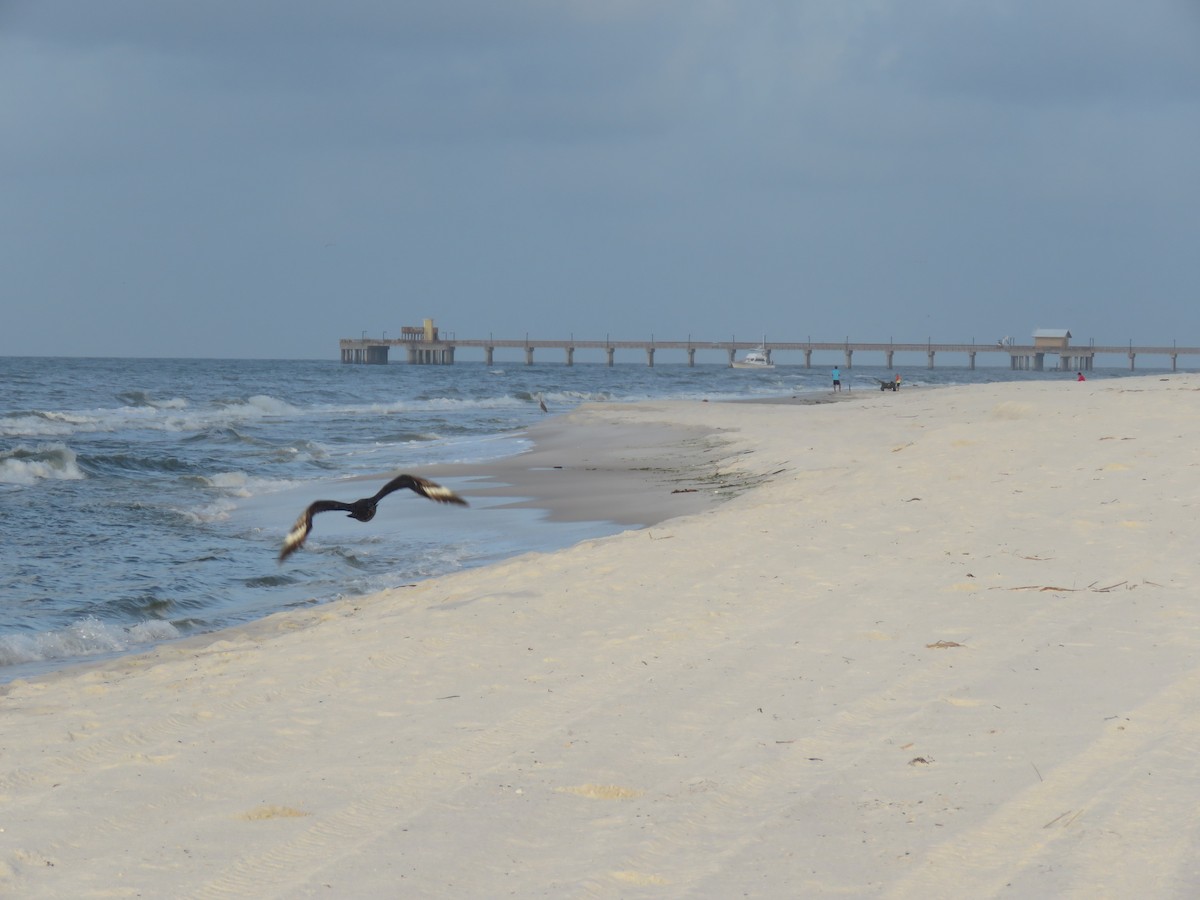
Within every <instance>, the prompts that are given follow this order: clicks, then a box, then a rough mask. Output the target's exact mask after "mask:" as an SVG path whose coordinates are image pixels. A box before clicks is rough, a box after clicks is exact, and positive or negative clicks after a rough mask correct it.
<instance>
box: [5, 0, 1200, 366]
mask: <svg viewBox="0 0 1200 900" xmlns="http://www.w3.org/2000/svg"><path fill="white" fill-rule="evenodd" d="M0 122H2V129H3V130H2V131H0V136H2V139H0V185H2V191H0V298H2V306H0V308H2V310H3V312H2V315H0V318H2V320H3V323H2V325H0V355H46V354H49V355H95V356H204V357H207V356H213V357H278V358H336V357H337V340H338V338H339V337H352V336H359V335H360V334H361V333H362V332H363V331H366V332H367V333H368V334H369V335H376V336H381V335H382V334H383V333H384V332H387V334H388V336H389V337H394V336H397V335H398V333H399V331H400V327H401V326H402V325H416V324H420V322H421V320H422V319H424V318H425V317H432V318H434V319H435V320H436V321H437V323H438V325H439V326H440V327H441V328H442V329H443V330H444V331H448V332H453V333H454V334H456V335H457V336H458V337H462V338H470V337H487V336H488V335H494V336H495V337H497V338H501V337H507V338H523V337H524V336H525V334H526V333H527V332H528V333H529V335H530V336H531V337H542V338H559V337H562V338H565V337H568V336H570V335H574V337H575V338H577V339H599V340H603V339H604V338H605V336H606V335H607V336H611V337H612V338H613V339H622V340H640V339H643V338H647V337H649V336H650V335H651V334H653V335H654V336H655V337H656V338H658V339H661V340H684V339H687V338H688V336H689V335H690V336H691V337H692V338H693V339H697V340H719V339H726V338H728V337H730V336H731V335H734V334H736V335H737V336H738V337H739V339H756V338H757V337H759V336H761V335H763V334H766V335H767V337H768V340H772V339H773V340H779V341H784V340H805V339H807V338H809V337H810V336H811V338H812V339H813V340H833V341H836V340H842V339H844V338H846V337H850V338H851V339H852V340H863V341H877V340H884V341H886V340H888V339H892V340H895V341H897V342H901V341H924V340H926V339H927V338H931V339H932V340H933V341H935V342H955V341H970V340H972V339H975V340H977V341H979V342H992V341H995V340H996V339H997V338H999V337H1001V336H1003V335H1013V336H1015V337H1016V338H1017V339H1018V341H1023V340H1027V339H1028V337H1029V335H1030V333H1031V332H1032V331H1033V329H1035V328H1039V327H1044V328H1069V329H1071V331H1072V333H1073V334H1074V336H1075V338H1076V340H1077V341H1078V342H1086V341H1087V340H1089V339H1095V341H1096V342H1097V343H1098V344H1108V343H1114V344H1123V343H1126V342H1128V341H1130V340H1132V341H1133V342H1134V343H1135V344H1136V343H1141V344H1147V343H1167V344H1169V343H1170V342H1171V341H1173V340H1175V341H1177V342H1178V343H1179V345H1181V346H1185V345H1190V346H1200V0H1139V2H1136V3H1131V2H1129V0H1036V2H1028V0H1023V2H1019V0H862V2H855V0H427V2H417V0H338V2H336V3H335V2H328V0H325V2H317V0H203V2H199V0H105V2H97V0H0ZM581 361H583V360H582V359H581Z"/></svg>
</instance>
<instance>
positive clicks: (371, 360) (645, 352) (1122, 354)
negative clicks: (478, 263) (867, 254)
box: [339, 319, 1200, 372]
mask: <svg viewBox="0 0 1200 900" xmlns="http://www.w3.org/2000/svg"><path fill="white" fill-rule="evenodd" d="M1070 339H1071V334H1070V332H1069V331H1066V330H1064V329H1047V330H1043V331H1037V332H1034V335H1033V343H1031V344H1014V343H1012V342H1011V340H1010V339H1004V340H1001V341H996V342H995V343H992V344H977V343H975V342H974V341H972V342H971V343H958V344H954V343H947V344H942V343H937V344H935V343H932V342H930V341H926V342H925V343H917V344H911V343H908V344H906V343H894V342H892V341H890V340H889V341H887V342H878V341H851V340H850V339H849V338H847V339H846V340H843V341H824V342H823V341H812V340H806V341H770V342H765V341H758V340H756V341H739V340H737V339H736V338H731V339H730V340H728V341H694V340H691V339H690V338H689V339H688V340H686V341H662V340H656V339H655V338H654V336H653V335H651V337H650V339H649V340H648V341H647V340H640V341H614V340H610V339H609V338H607V337H606V338H605V339H604V340H592V341H589V340H576V339H575V338H574V337H570V338H567V339H565V340H564V339H541V338H530V337H529V336H528V335H526V336H525V337H524V338H523V339H521V338H518V339H507V340H506V339H499V338H492V337H487V338H459V337H455V336H453V335H446V334H442V333H439V331H438V329H437V328H436V327H435V326H434V325H433V323H432V321H431V320H428V319H427V320H426V322H425V325H424V327H420V328H409V327H405V328H402V329H401V333H400V336H399V337H398V338H388V337H387V333H386V332H384V335H383V337H381V338H372V337H368V336H367V335H366V332H363V334H362V336H361V337H359V338H343V339H342V340H341V341H340V342H339V344H340V350H341V360H342V362H343V363H367V364H376V365H384V364H387V363H388V362H389V361H390V355H391V351H392V350H398V351H402V352H403V353H404V361H405V362H406V363H408V364H410V365H453V364H454V361H455V357H456V354H457V353H458V351H460V350H468V349H469V350H480V351H482V353H483V361H484V364H485V365H489V366H491V365H495V353H496V351H497V350H517V351H519V352H520V353H521V354H523V355H524V363H525V365H527V366H532V365H533V364H534V356H535V353H537V351H557V352H558V353H559V354H561V356H560V359H561V360H562V362H563V364H564V365H567V366H573V365H574V364H575V352H576V351H577V350H579V351H587V352H599V353H602V354H603V359H604V362H605V364H606V365H609V366H611V365H613V362H614V358H615V357H616V354H617V351H625V352H628V351H634V352H636V353H640V354H641V355H642V357H643V358H644V359H645V361H646V365H648V366H653V365H654V360H655V356H656V354H657V353H658V352H659V351H676V352H681V353H683V354H686V359H687V364H688V365H689V366H694V365H695V364H696V355H697V353H700V354H701V355H702V357H703V356H716V357H717V358H718V359H721V360H723V361H725V362H726V363H727V364H729V365H732V364H733V361H734V359H735V357H736V356H737V354H738V353H739V352H742V351H748V350H760V349H761V350H762V351H764V353H765V354H766V356H767V359H768V361H771V360H772V356H773V354H777V353H798V354H802V355H803V359H804V362H803V365H804V368H806V369H809V368H812V366H813V354H814V353H822V354H825V353H832V354H835V355H834V360H835V361H837V362H838V363H839V364H840V365H841V366H842V367H843V368H845V369H852V368H853V367H854V360H855V354H859V356H860V359H861V355H863V354H870V355H871V356H872V357H873V360H872V363H870V364H873V365H879V364H882V365H883V366H884V367H885V368H888V369H891V368H893V367H894V362H895V359H896V356H897V354H901V355H903V356H905V357H910V356H912V355H914V354H915V355H916V356H917V357H918V359H921V358H922V357H923V358H924V361H925V366H926V368H929V369H932V368H934V363H935V360H936V358H937V357H938V356H939V355H941V356H943V357H945V356H947V355H952V356H956V357H959V358H962V357H965V358H966V359H965V361H966V363H967V366H968V367H969V368H971V369H974V368H975V361H976V358H977V357H978V356H979V354H993V355H1000V356H1007V357H1008V363H1009V368H1011V369H1014V370H1018V369H1027V370H1030V371H1037V372H1040V371H1043V370H1044V369H1046V368H1047V365H1046V364H1047V362H1048V361H1049V362H1051V363H1052V365H1051V366H1050V367H1049V368H1051V369H1053V370H1060V371H1069V372H1074V371H1080V372H1088V371H1091V370H1092V369H1093V368H1094V365H1095V360H1096V357H1097V356H1115V357H1119V358H1123V359H1125V360H1126V361H1127V362H1128V365H1129V369H1130V371H1133V370H1134V369H1135V366H1136V362H1137V359H1138V357H1139V356H1140V357H1143V358H1144V357H1147V356H1151V357H1165V358H1166V359H1168V360H1170V368H1171V370H1172V371H1175V370H1176V369H1177V367H1178V363H1179V357H1181V356H1184V357H1187V356H1192V357H1200V347H1177V346H1175V345H1174V344H1172V345H1170V346H1165V345H1162V346H1134V345H1133V343H1132V342H1130V343H1129V344H1128V345H1125V346H1101V345H1096V344H1093V343H1088V344H1086V345H1073V344H1071V342H1070ZM1048 358H1049V360H1048ZM875 360H878V362H875ZM822 364H824V363H822ZM910 365H911V363H910Z"/></svg>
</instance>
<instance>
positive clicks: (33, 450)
mask: <svg viewBox="0 0 1200 900" xmlns="http://www.w3.org/2000/svg"><path fill="white" fill-rule="evenodd" d="M85 477H86V476H85V475H84V474H83V470H81V469H80V468H79V463H78V460H77V459H76V456H75V451H74V450H72V449H71V448H70V447H68V446H67V445H66V444H63V443H59V442H57V441H56V442H52V443H46V444H38V445H37V446H35V447H30V446H26V445H25V444H18V445H17V446H16V447H14V448H13V449H11V450H0V483H4V484H18V485H26V486H27V485H31V484H36V483H37V482H39V481H42V480H43V479H52V480H58V481H77V480H79V479H82V478H85Z"/></svg>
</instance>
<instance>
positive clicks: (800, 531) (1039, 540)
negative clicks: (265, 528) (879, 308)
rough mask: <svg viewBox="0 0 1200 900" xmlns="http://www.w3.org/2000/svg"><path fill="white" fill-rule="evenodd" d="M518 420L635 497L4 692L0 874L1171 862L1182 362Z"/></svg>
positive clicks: (697, 887)
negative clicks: (587, 526)
mask: <svg viewBox="0 0 1200 900" xmlns="http://www.w3.org/2000/svg"><path fill="white" fill-rule="evenodd" d="M535 438H536V441H537V449H536V450H535V451H533V452H532V453H531V454H528V455H526V456H525V457H522V458H518V459H517V460H510V461H506V462H504V463H502V464H501V463H497V464H495V465H489V466H486V467H480V468H477V469H475V470H472V471H457V472H455V473H453V474H457V475H461V476H464V477H471V478H478V479H481V481H480V483H479V485H478V490H479V491H480V492H483V491H492V492H502V491H508V492H509V494H508V495H510V496H514V497H517V498H520V499H518V500H516V501H515V502H528V503H534V504H535V505H542V506H545V507H548V508H549V509H551V511H552V512H553V513H554V514H555V515H559V516H579V517H584V518H610V519H612V520H614V521H619V522H623V523H626V524H630V525H638V524H643V523H645V522H653V523H654V524H652V525H650V526H649V527H643V528H630V529H629V530H626V531H623V532H622V533H620V534H617V535H614V536H611V537H607V538H603V539H599V540H593V541H588V542H585V543H582V544H579V545H576V546H574V547H571V548H569V549H566V550H563V551H560V552H556V553H551V554H527V555H524V556H520V557H518V558H515V559H511V560H508V561H506V562H503V563H500V564H497V565H492V566H488V567H486V568H480V569H474V570H469V571H463V572H460V573H458V574H454V575H451V576H446V577H441V578H437V579H432V580H428V581H423V582H420V583H417V584H414V585H412V586H411V587H406V588H401V589H397V590H393V591H389V592H386V593H382V594H378V595H374V596H370V597H366V598H361V597H360V598H355V599H353V600H346V601H341V602H337V603H332V604H329V605H325V606H319V607H314V608H310V609H306V610H302V611H298V612H293V613H287V614H282V615H276V616H273V617H271V618H270V619H267V620H265V621H263V622H260V623H257V624H255V625H254V626H251V627H247V628H242V629H237V630H233V631H227V632H223V633H220V634H216V635H209V636H207V637H203V638H195V639H192V640H189V641H184V642H180V643H178V644H171V645H166V646H163V647H160V648H158V649H157V650H155V651H153V652H151V653H148V654H144V655H140V656H133V657H127V658H122V659H118V660H114V661H110V662H106V663H103V664H99V665H94V666H89V667H84V668H79V669H74V670H70V671H66V672H62V673H59V674H57V675H54V676H50V677H46V678H43V679H39V680H36V681H28V682H21V681H18V682H14V683H11V684H9V685H6V686H3V687H0V721H2V726H0V895H3V896H11V897H72V898H82V897H136V896H141V897H313V896H321V897H480V898H484V897H498V896H514V897H604V898H609V897H612V898H616V897H621V898H651V897H652V898H676V897H694V898H728V897H740V896H747V897H858V896H863V897H874V896H879V897H911V898H916V897H921V898H940V897H947V898H948V897H993V896H1005V897H1020V898H1028V897H1056V898H1057V897H1079V898H1084V897H1087V898H1094V897H1114V898H1121V897H1135V896H1136V897H1181V898H1182V897H1193V896H1196V895H1197V894H1198V893H1200V824H1198V820H1197V818H1196V815H1195V808H1196V805H1197V803H1198V802H1200V713H1198V712H1197V710H1200V598H1198V592H1200V564H1198V563H1197V554H1196V547H1197V544H1198V541H1197V520H1198V516H1200V376H1197V375H1183V374H1179V375H1170V376H1145V377H1140V378H1126V379H1119V380H1111V381H1105V380H1104V379H1103V378H1101V377H1095V378H1093V379H1092V380H1090V381H1088V382H1085V383H1075V382H1074V381H1073V380H1068V378H1067V377H1066V376H1064V378H1063V379H1062V380H1047V381H1043V382H1035V383H1022V384H997V385H987V386H972V387H964V388H942V389H936V390H924V391H907V390H901V391H900V392H898V393H895V394H893V393H892V392H887V393H883V392H873V391H864V392H861V393H860V392H857V391H856V392H855V393H854V394H853V395H852V396H850V397H845V398H843V399H842V400H841V402H838V403H829V404H820V405H806V404H796V403H787V402H782V403H777V404H771V403H701V402H669V403H666V402H664V403H644V404H635V405H629V406H620V405H615V404H611V405H609V404H597V405H589V406H586V407H582V408H580V409H578V410H576V411H574V412H572V413H569V414H567V415H564V416H560V417H554V418H552V419H550V420H547V422H546V424H545V425H544V426H542V427H540V428H539V429H538V434H536V435H535ZM465 493H466V494H467V496H468V498H469V497H470V496H471V494H470V489H469V488H468V489H467V490H466V491H465ZM430 506H431V508H433V509H436V510H437V514H451V513H455V514H461V515H472V514H483V513H482V512H479V511H475V510H453V511H450V512H447V511H444V510H441V509H440V508H436V507H433V505H432V504H430ZM283 524H285V525H286V524H287V523H283ZM264 565H265V566H268V565H269V566H272V567H273V566H274V565H275V562H274V558H273V557H272V558H271V559H269V560H265V561H264Z"/></svg>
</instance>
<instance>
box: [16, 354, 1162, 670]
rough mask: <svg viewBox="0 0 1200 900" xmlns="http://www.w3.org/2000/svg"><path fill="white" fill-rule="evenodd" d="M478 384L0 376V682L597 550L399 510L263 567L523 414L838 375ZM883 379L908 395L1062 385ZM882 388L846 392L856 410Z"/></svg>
mask: <svg viewBox="0 0 1200 900" xmlns="http://www.w3.org/2000/svg"><path fill="white" fill-rule="evenodd" d="M514 353H515V351H514ZM663 355H665V354H663ZM680 355H681V356H682V354H680ZM494 362H495V364H494V365H491V366H486V365H484V364H483V362H482V361H479V362H471V361H460V362H458V363H456V364H455V365H451V366H429V365H425V366H416V365H406V364H404V363H392V364H391V365H353V364H351V365H347V364H343V363H341V362H339V361H337V360H201V359H80V358H63V359H49V358H31V357H8V358H0V387H2V390H0V397H2V400H0V560H2V563H3V564H2V565H0V681H3V680H11V679H12V678H15V677H18V676H22V677H23V676H28V675H31V674H38V673H41V672H45V671H47V670H48V669H53V668H57V667H61V666H63V665H67V664H70V663H73V662H76V661H79V660H82V659H87V658H94V657H97V656H104V655H112V654H120V653H124V652H128V651H130V650H136V649H138V648H142V647H145V646H147V645H150V644H153V643H157V642H162V641H169V640H173V639H176V638H179V637H183V636H188V635H194V634H197V633H202V632H208V631H213V630H216V629H220V628H223V627H226V626H229V625H233V624H237V623H242V622H247V621H250V620H253V619H257V618H261V617H263V616H266V615H269V614H271V613H273V612H277V611H280V610H284V609H288V608H293V607H297V606H302V605H306V604H314V603H321V602H325V601H329V600H332V599H335V598H340V597H346V596H352V595H358V594H365V593H369V592H373V591H377V590H381V589H384V588H388V587H392V586H397V585H402V584H407V583H411V582H412V581H414V580H416V579H422V578H427V577H430V576H435V575H439V574H445V573H448V572H452V571H455V570H458V569H461V568H464V567H468V566H478V565H483V564H486V563H489V562H492V561H495V560H497V559H501V558H504V557H507V556H511V555H514V554H518V553H522V552H526V551H529V550H541V551H546V550H552V549H557V548H559V547H562V546H566V545H569V544H572V543H575V542H577V541H579V540H582V539H585V538H588V537H595V536H599V535H603V534H606V533H611V532H613V531H616V530H617V526H615V525H612V524H611V523H606V522H584V523H571V524H562V523H553V524H552V523H548V522H547V521H545V520H544V519H543V517H542V516H541V515H539V514H538V513H537V511H536V510H528V509H511V508H506V507H504V506H503V505H501V503H500V502H498V501H493V502H492V503H491V504H490V505H489V504H488V503H486V502H483V501H476V500H473V499H472V506H471V508H470V509H469V510H463V509H461V508H457V507H442V506H438V505H435V504H431V503H428V502H427V501H425V500H422V499H420V498H418V497H416V495H414V494H411V493H409V492H403V493H402V494H400V495H395V496H394V497H393V498H391V499H389V501H387V502H386V503H384V504H382V505H381V507H380V514H379V515H378V516H377V517H376V519H375V520H374V522H372V523H371V525H370V527H366V526H362V525H359V524H357V523H353V522H349V527H335V523H334V522H332V521H329V522H327V521H326V519H334V518H335V517H333V516H326V517H324V518H323V519H321V520H319V528H318V531H317V532H316V533H315V534H314V540H311V541H310V546H308V547H306V548H305V549H304V550H303V551H302V552H300V553H297V554H295V555H294V556H293V557H291V558H290V559H289V560H287V562H286V563H285V564H284V565H282V566H281V565H279V564H277V562H276V555H277V553H278V550H279V545H280V541H281V539H282V537H283V535H284V534H285V533H286V532H287V530H288V529H289V528H290V526H291V524H292V522H293V521H294V520H295V518H296V516H297V515H298V514H299V512H300V510H301V509H303V508H304V506H306V505H307V504H308V502H309V501H311V500H314V499H317V498H324V497H329V498H334V499H344V500H352V499H355V498H357V497H359V496H364V495H366V494H369V493H372V492H373V491H374V489H375V485H374V484H373V483H363V482H353V483H350V484H345V483H340V482H342V481H343V480H344V479H346V478H348V477H351V476H364V475H367V476H378V477H379V478H380V479H381V481H380V483H382V478H383V477H384V476H385V475H386V474H387V473H392V472H394V471H395V470H397V469H400V470H404V471H410V472H414V473H420V472H421V470H422V469H423V468H426V467H428V466H430V465H433V464H440V463H447V462H481V461H486V460H489V459H496V458H498V457H502V456H507V455H510V454H515V453H519V452H520V451H521V450H522V449H524V448H525V447H526V446H527V444H526V440H525V438H524V437H523V434H522V430H523V429H524V428H525V427H527V426H528V425H530V424H531V423H534V422H537V421H542V420H544V419H545V417H546V413H543V412H542V411H541V410H540V408H539V403H538V400H539V398H542V399H544V400H545V403H546V405H547V407H548V408H549V414H550V415H554V414H556V413H563V412H566V411H568V410H570V409H572V408H573V407H575V406H577V405H578V404H580V403H585V402H602V403H624V402H630V401H637V400H644V399H655V398H692V399H696V400H700V399H708V400H726V399H748V398H766V397H772V396H791V395H794V394H799V393H805V392H813V393H817V392H828V391H829V368H830V366H832V364H834V363H835V362H837V360H836V359H830V360H828V361H827V363H828V364H826V365H822V366H821V367H819V368H818V367H816V366H815V365H814V368H812V369H806V368H804V367H802V366H800V365H786V364H781V365H779V366H777V367H776V368H775V369H771V370H764V371H746V370H739V369H732V368H729V367H727V366H723V365H696V366H695V367H689V366H687V365H686V362H685V361H684V360H682V359H681V360H680V361H679V362H677V363H673V362H670V361H668V360H664V359H661V358H660V360H659V361H658V362H657V364H656V365H655V366H654V367H650V366H647V365H644V364H640V365H639V364H636V363H624V364H622V363H618V364H617V365H614V366H611V367H609V366H606V365H604V364H603V361H598V362H596V363H580V362H579V361H578V360H577V361H576V365H574V366H567V365H564V364H562V363H559V364H553V363H544V364H540V365H533V366H527V365H525V364H524V361H523V360H517V359H513V360H508V361H498V360H497V361H494ZM900 371H901V372H902V374H903V377H904V384H905V386H906V389H907V388H909V387H919V386H937V385H947V384H964V383H973V382H986V381H1010V380H1036V379H1046V378H1055V379H1068V378H1073V377H1074V376H1073V375H1067V374H1065V373H1058V372H1045V373H1038V372H1013V371H1010V370H1008V369H1006V368H1005V369H999V368H980V369H978V370H975V371H971V370H968V369H966V368H952V367H944V368H943V367H939V368H937V369H932V370H931V369H926V368H912V369H907V368H905V369H901V370H900ZM1126 374H1129V373H1127V372H1122V371H1117V370H1112V371H1111V372H1100V371H1097V372H1095V373H1091V377H1092V378H1105V377H1120V376H1122V375H1126ZM1139 374H1144V373H1139ZM891 375H892V371H891V370H884V369H882V368H880V369H872V368H870V367H856V368H855V369H854V370H853V371H852V372H846V371H843V379H844V381H846V382H848V383H849V386H850V387H852V388H854V389H861V390H872V389H876V390H877V389H878V383H877V382H876V380H875V379H876V378H890V377H891ZM447 484H448V486H450V487H452V488H455V489H457V490H461V491H462V492H463V493H464V494H466V495H467V496H468V499H471V498H470V492H469V486H464V485H457V484H454V483H452V482H447ZM336 518H337V519H338V520H339V521H347V520H345V519H344V518H343V517H336ZM317 537H320V540H316V539H315V538H317Z"/></svg>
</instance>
